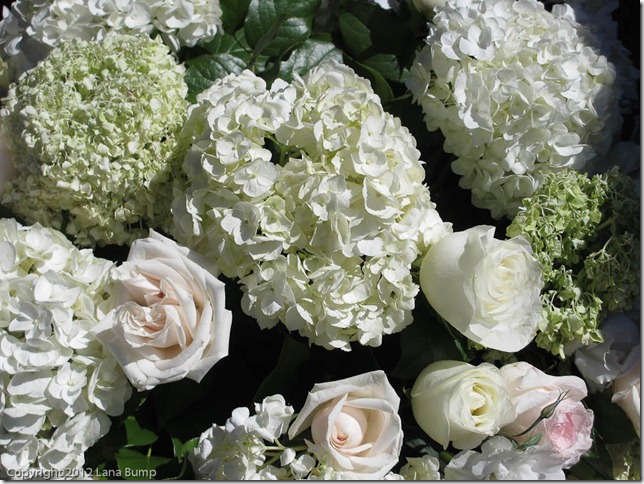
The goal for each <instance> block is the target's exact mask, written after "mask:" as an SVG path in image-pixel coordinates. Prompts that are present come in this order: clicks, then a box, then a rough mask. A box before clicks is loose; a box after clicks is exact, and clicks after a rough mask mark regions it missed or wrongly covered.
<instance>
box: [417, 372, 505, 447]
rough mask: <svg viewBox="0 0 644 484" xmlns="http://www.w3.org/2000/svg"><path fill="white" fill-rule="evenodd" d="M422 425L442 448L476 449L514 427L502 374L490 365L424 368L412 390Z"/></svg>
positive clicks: (419, 421) (420, 424) (418, 417)
mask: <svg viewBox="0 0 644 484" xmlns="http://www.w3.org/2000/svg"><path fill="white" fill-rule="evenodd" d="M411 407H412V410H413V412H414V418H415V419H416V422H418V425H419V426H420V427H421V428H422V429H423V430H424V431H425V432H427V434H428V435H429V436H430V437H431V438H432V439H434V440H435V441H436V442H438V443H439V444H441V445H442V446H443V448H447V446H448V444H449V442H450V441H451V442H452V445H454V447H456V448H457V449H472V448H474V447H476V446H477V445H479V444H480V443H481V442H483V440H484V439H485V438H486V437H487V436H491V435H495V434H496V433H497V432H498V431H499V430H500V429H501V427H502V426H503V425H505V424H507V423H509V422H512V421H513V420H514V417H515V413H514V407H513V406H512V403H511V402H510V398H509V397H508V393H507V391H506V388H505V385H504V383H503V378H502V377H501V373H500V371H499V370H498V369H497V368H496V367H495V366H494V365H491V364H489V363H482V364H480V365H478V366H474V365H470V364H469V363H465V362H462V361H451V360H447V361H437V362H435V363H432V364H431V365H429V366H428V367H427V368H425V369H424V370H423V371H422V372H421V373H420V375H419V376H418V378H417V379H416V382H415V383H414V386H413V388H412V390H411Z"/></svg>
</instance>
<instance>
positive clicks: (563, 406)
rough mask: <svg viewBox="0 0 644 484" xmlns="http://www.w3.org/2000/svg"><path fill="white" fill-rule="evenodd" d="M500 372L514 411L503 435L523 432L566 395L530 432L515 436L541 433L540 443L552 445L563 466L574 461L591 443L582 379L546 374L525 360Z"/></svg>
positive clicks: (520, 438)
mask: <svg viewBox="0 0 644 484" xmlns="http://www.w3.org/2000/svg"><path fill="white" fill-rule="evenodd" d="M501 375H502V376H503V380H504V381H505V385H506V387H507V389H508V394H509V395H510V398H511V400H512V403H513V404H514V406H515V408H516V412H517V417H516V419H515V420H514V421H513V422H511V423H510V424H509V425H507V426H505V427H504V428H503V433H504V434H506V435H514V436H516V435H518V434H521V433H523V432H524V431H525V430H527V429H528V428H529V427H530V426H531V425H532V424H533V423H534V422H536V421H537V419H538V418H539V416H540V415H541V413H542V411H543V410H544V408H546V407H548V406H549V405H551V404H553V403H555V402H557V401H558V400H559V399H560V398H561V397H563V396H564V394H565V398H564V399H563V400H561V401H560V402H559V404H558V405H557V406H556V408H555V409H554V411H553V413H552V415H551V416H550V417H549V418H546V419H545V420H542V421H541V422H540V423H539V424H538V425H537V426H536V427H535V428H534V431H533V432H532V433H530V432H529V433H528V434H524V435H520V436H518V437H515V438H516V440H517V441H518V442H520V443H522V442H524V441H525V440H526V439H528V438H529V437H530V436H532V435H536V434H539V433H540V434H541V440H540V441H539V445H540V446H544V445H547V446H550V447H552V448H553V449H554V450H555V451H556V452H557V453H558V454H559V455H560V456H561V458H562V459H563V461H564V468H568V467H570V466H572V465H573V464H576V463H577V462H578V461H579V459H580V458H581V456H582V455H583V454H584V453H585V452H586V451H587V450H588V449H590V448H591V446H592V443H593V441H592V437H591V431H592V427H593V412H592V411H591V410H588V409H587V408H586V407H584V405H583V403H581V400H582V399H584V398H585V397H586V395H587V394H588V391H587V389H586V384H585V383H584V381H583V380H582V379H581V378H579V377H576V376H573V375H563V376H552V375H548V374H546V373H544V372H542V371H541V370H539V369H538V368H535V367H534V366H532V365H531V364H529V363H526V362H524V361H519V362H517V363H510V364H508V365H505V366H503V367H502V368H501Z"/></svg>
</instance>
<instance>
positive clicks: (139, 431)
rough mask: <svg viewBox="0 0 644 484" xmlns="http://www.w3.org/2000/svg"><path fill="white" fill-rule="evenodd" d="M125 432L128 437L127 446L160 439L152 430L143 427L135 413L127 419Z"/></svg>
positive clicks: (149, 442) (147, 443)
mask: <svg viewBox="0 0 644 484" xmlns="http://www.w3.org/2000/svg"><path fill="white" fill-rule="evenodd" d="M125 434H126V438H127V443H126V444H125V446H126V447H136V446H139V445H149V444H152V443H153V442H156V441H157V440H158V439H159V437H158V436H157V435H156V434H155V433H154V432H152V431H151V430H148V429H144V428H142V427H141V426H140V425H139V423H138V422H137V421H136V418H135V417H134V415H130V416H129V417H128V418H126V419H125Z"/></svg>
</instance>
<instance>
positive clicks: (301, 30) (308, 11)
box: [244, 0, 321, 56]
mask: <svg viewBox="0 0 644 484" xmlns="http://www.w3.org/2000/svg"><path fill="white" fill-rule="evenodd" d="M320 1H321V0H299V1H298V2H292V1H289V0H251V3H250V5H249V7H248V14H247V16H246V22H245V23H244V32H245V34H246V39H247V40H248V44H249V45H250V46H251V47H252V48H253V49H255V55H259V54H260V53H263V54H266V55H269V56H280V55H283V54H284V53H285V52H286V51H288V50H289V49H291V48H292V47H293V46H295V45H297V44H298V43H300V42H304V41H305V40H306V39H307V38H308V37H309V36H310V35H311V25H312V23H313V15H314V14H315V12H316V10H317V9H318V7H319V5H320Z"/></svg>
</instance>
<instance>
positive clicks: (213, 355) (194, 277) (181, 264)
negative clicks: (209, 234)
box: [94, 230, 232, 390]
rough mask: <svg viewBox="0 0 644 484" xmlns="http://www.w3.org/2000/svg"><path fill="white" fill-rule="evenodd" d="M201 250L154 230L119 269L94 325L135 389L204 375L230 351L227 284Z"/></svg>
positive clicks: (98, 336) (198, 377)
mask: <svg viewBox="0 0 644 484" xmlns="http://www.w3.org/2000/svg"><path fill="white" fill-rule="evenodd" d="M208 265H209V264H208V262H207V261H206V260H205V259H203V258H202V257H201V256H200V255H199V254H197V253H196V252H194V251H191V250H189V249H187V248H185V247H182V246H180V245H179V244H177V243H176V242H174V241H173V240H170V239H168V238H167V237H164V236H163V235H161V234H158V233H156V232H154V231H153V230H151V231H150V236H149V237H147V238H145V239H138V240H135V241H134V243H133V244H132V247H131V248H130V253H129V255H128V259H127V261H126V262H125V263H123V264H122V265H121V266H119V267H118V268H117V269H115V270H114V272H113V274H112V279H113V281H114V285H115V291H114V294H113V298H112V299H111V300H110V301H108V304H109V306H112V307H113V308H112V309H111V310H110V311H109V312H108V313H107V314H106V315H105V316H104V317H103V318H102V320H101V322H100V323H99V324H97V325H96V326H95V328H94V332H95V333H96V336H97V338H98V339H99V341H101V343H103V345H105V346H106V347H107V348H108V349H109V350H110V352H111V353H112V354H113V355H114V357H115V358H116V360H117V361H118V362H119V364H120V365H121V366H122V367H123V370H124V372H125V374H126V375H127V377H128V379H129V380H130V382H131V383H132V385H134V386H135V387H136V388H137V389H138V390H150V389H152V388H154V387H155V386H156V385H159V384H162V383H169V382H173V381H177V380H180V379H182V378H190V379H191V380H194V381H196V382H199V381H201V379H202V378H203V377H204V376H205V374H206V373H207V372H208V371H209V370H210V369H211V368H212V367H213V366H214V365H215V363H217V362H218V361H219V360H221V359H222V358H224V357H225V356H226V355H227V354H228V342H229V339H230V330H231V323H232V313H231V312H230V310H228V309H226V306H225V304H226V300H225V286H224V283H223V282H221V281H219V280H218V279H217V278H216V277H215V276H214V275H213V272H214V268H210V270H208V269H207V267H208Z"/></svg>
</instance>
